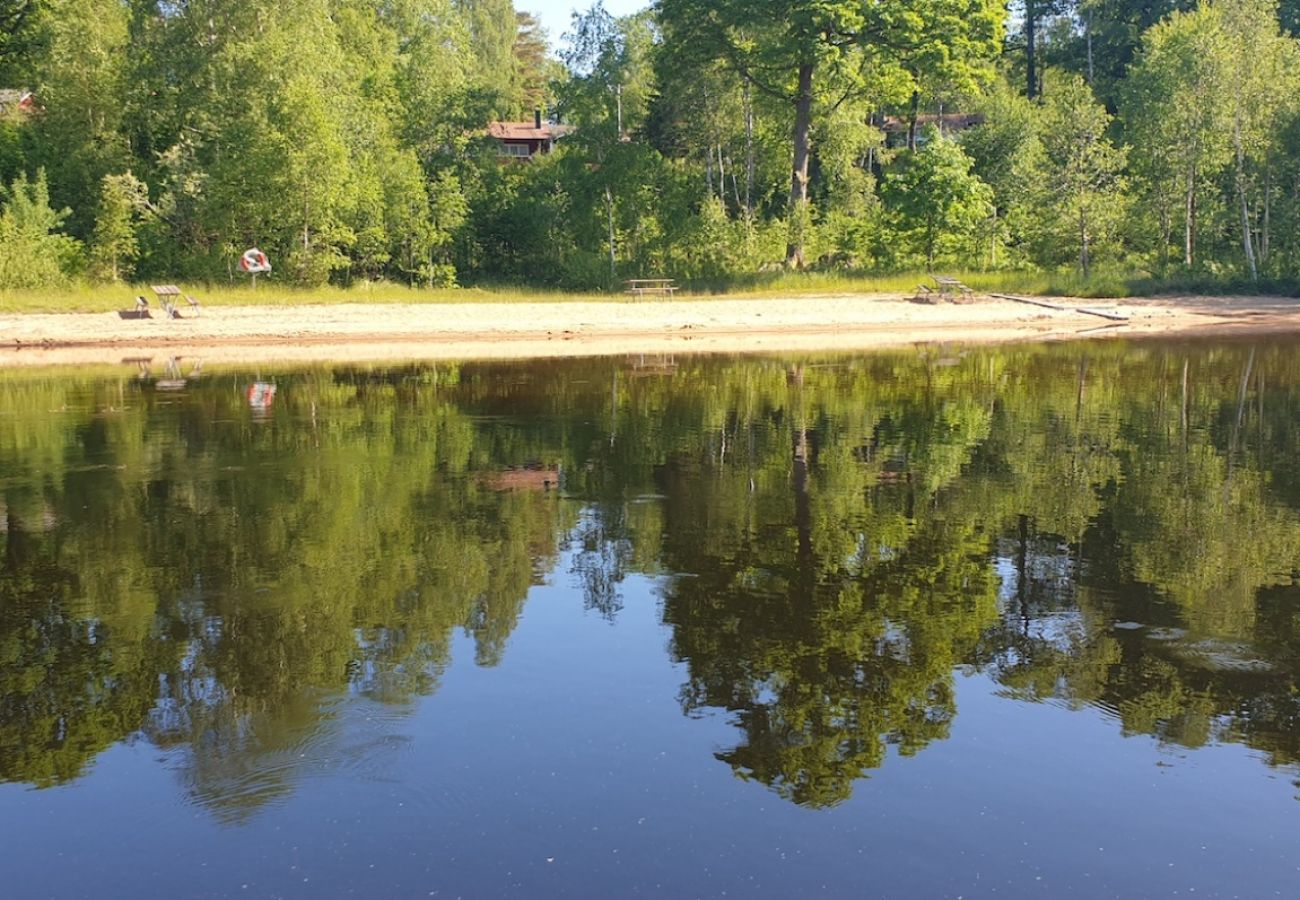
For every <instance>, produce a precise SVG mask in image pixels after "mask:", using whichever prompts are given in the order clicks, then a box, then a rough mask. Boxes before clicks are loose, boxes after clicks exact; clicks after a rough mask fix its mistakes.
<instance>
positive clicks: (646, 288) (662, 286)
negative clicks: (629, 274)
mask: <svg viewBox="0 0 1300 900" xmlns="http://www.w3.org/2000/svg"><path fill="white" fill-rule="evenodd" d="M623 284H624V285H626V291H625V293H628V294H631V295H632V296H633V297H637V298H641V297H645V296H653V297H671V296H672V295H673V292H674V291H676V290H677V285H676V283H675V282H674V281H673V279H671V278H629V279H628V280H627V281H625V282H623Z"/></svg>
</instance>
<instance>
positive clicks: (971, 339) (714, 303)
mask: <svg viewBox="0 0 1300 900" xmlns="http://www.w3.org/2000/svg"><path fill="white" fill-rule="evenodd" d="M1041 299H1047V300H1048V302H1050V303H1052V304H1053V305H1055V306H1058V307H1063V308H1061V309H1049V308H1044V307H1042V306H1036V305H1030V304H1027V303H1023V304H1022V303H1016V302H1012V301H1009V300H1002V299H994V298H982V299H979V300H976V301H974V302H971V303H966V304H951V303H943V304H937V305H926V304H917V303H911V302H908V301H907V300H906V299H905V298H903V297H900V296H897V295H854V296H827V297H798V298H791V299H780V298H773V299H744V300H737V299H722V300H712V299H706V300H674V301H670V302H645V303H626V302H610V303H591V302H573V303H511V304H485V303H474V304H468V303H467V304H429V305H387V304H385V305H350V304H342V305H322V306H285V307H258V306H231V307H216V308H212V309H207V310H204V311H203V312H202V313H201V314H200V315H199V316H198V317H193V316H189V315H187V316H186V318H183V319H178V320H165V319H162V318H161V317H156V318H153V319H146V320H131V319H122V318H120V317H119V316H118V315H117V314H116V313H66V314H34V313H22V314H5V315H0V367H13V366H21V367H25V366H32V365H60V364H79V363H104V362H120V361H121V360H123V359H129V358H138V357H146V356H155V355H166V356H188V357H202V358H204V359H205V360H211V361H214V362H220V361H225V362H241V361H273V360H286V361H289V360H296V361H304V362H306V361H333V360H340V361H342V360H348V361H362V360H375V361H382V360H394V359H483V358H486V359H502V358H513V359H522V358H530V357H560V356H593V355H618V354H627V353H727V354H736V353H778V352H814V351H825V352H834V351H850V350H870V349H878V348H886V347H898V346H906V345H912V344H925V343H996V342H1006V341H1035V340H1076V339H1086V338H1098V337H1109V338H1115V337H1125V338H1129V337H1150V336H1174V335H1222V336H1225V337H1227V336H1233V335H1243V334H1290V333H1297V334H1300V301H1296V300H1292V299H1287V298H1276V297H1197V298H1190V297H1187V298H1182V297H1179V298H1160V299H1152V300H1124V301H1113V302H1106V301H1096V300H1089V301H1077V300H1071V299H1068V298H1058V299H1051V298H1035V300H1041ZM1078 307H1084V308H1086V309H1088V310H1093V311H1095V312H1101V313H1105V314H1107V315H1110V316H1121V317H1124V321H1122V322H1121V321H1113V320H1112V319H1110V318H1106V317H1103V316H1099V315H1096V314H1089V313H1087V312H1082V311H1079V310H1078V309H1077V308H1078Z"/></svg>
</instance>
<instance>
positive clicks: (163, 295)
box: [150, 284, 199, 319]
mask: <svg viewBox="0 0 1300 900" xmlns="http://www.w3.org/2000/svg"><path fill="white" fill-rule="evenodd" d="M150 289H151V290H152V291H153V292H154V296H156V297H157V298H158V305H159V306H161V307H162V311H163V315H165V316H166V317H167V318H169V319H179V318H180V317H181V316H180V312H179V311H178V310H177V309H176V307H177V305H178V304H179V303H180V302H181V297H184V298H185V301H186V302H187V303H189V305H190V309H192V310H194V314H195V315H196V316H197V315H198V314H199V301H198V300H196V299H195V298H193V297H191V296H189V295H188V294H182V293H181V289H180V288H178V287H177V286H176V285H174V284H154V285H150Z"/></svg>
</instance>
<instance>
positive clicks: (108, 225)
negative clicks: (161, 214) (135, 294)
mask: <svg viewBox="0 0 1300 900" xmlns="http://www.w3.org/2000/svg"><path fill="white" fill-rule="evenodd" d="M147 199H148V193H147V188H146V187H145V186H144V185H143V184H142V183H141V182H140V181H139V180H138V179H136V178H135V177H134V176H132V175H131V174H130V173H127V174H126V175H105V176H104V182H103V187H102V189H101V190H100V193H99V212H98V213H97V214H96V216H95V231H94V234H93V236H92V238H91V245H90V266H91V270H92V271H93V272H94V273H95V274H97V275H98V276H99V277H101V278H107V279H108V280H109V281H118V280H120V279H122V278H123V277H127V276H129V275H130V273H131V266H132V264H133V263H134V262H135V260H136V257H138V256H139V255H140V244H139V242H138V241H137V239H136V214H137V212H138V211H139V210H140V209H141V208H142V204H143V203H144V202H145V201H147Z"/></svg>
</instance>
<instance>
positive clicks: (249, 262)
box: [239, 247, 271, 275]
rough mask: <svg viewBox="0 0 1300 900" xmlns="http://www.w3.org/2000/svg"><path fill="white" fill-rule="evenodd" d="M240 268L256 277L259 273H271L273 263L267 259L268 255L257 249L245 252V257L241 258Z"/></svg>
mask: <svg viewBox="0 0 1300 900" xmlns="http://www.w3.org/2000/svg"><path fill="white" fill-rule="evenodd" d="M239 268H240V269H241V270H242V271H245V272H247V273H248V274H250V275H256V274H258V273H259V272H269V271H271V261H270V260H269V259H267V258H266V254H265V253H263V252H262V251H261V250H258V249H257V248H256V247H253V248H252V249H251V250H245V251H244V255H243V256H241V257H240V258H239Z"/></svg>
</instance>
